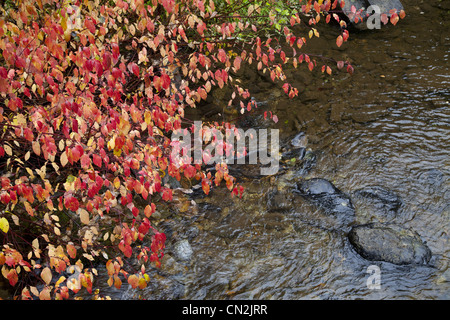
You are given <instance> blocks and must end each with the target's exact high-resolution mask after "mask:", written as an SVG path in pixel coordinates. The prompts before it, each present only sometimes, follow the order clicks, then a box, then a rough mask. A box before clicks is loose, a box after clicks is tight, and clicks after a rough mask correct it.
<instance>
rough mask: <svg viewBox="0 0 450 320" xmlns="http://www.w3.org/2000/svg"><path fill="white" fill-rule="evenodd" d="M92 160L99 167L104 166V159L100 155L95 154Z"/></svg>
mask: <svg viewBox="0 0 450 320" xmlns="http://www.w3.org/2000/svg"><path fill="white" fill-rule="evenodd" d="M92 160H93V162H94V164H95V165H96V166H97V167H99V168H101V166H102V157H101V156H99V155H98V154H96V153H94V154H93V155H92Z"/></svg>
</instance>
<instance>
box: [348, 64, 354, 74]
mask: <svg viewBox="0 0 450 320" xmlns="http://www.w3.org/2000/svg"><path fill="white" fill-rule="evenodd" d="M353 71H354V69H353V67H352V66H351V65H348V66H347V72H348V73H350V74H353Z"/></svg>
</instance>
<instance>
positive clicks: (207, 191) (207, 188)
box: [202, 178, 210, 195]
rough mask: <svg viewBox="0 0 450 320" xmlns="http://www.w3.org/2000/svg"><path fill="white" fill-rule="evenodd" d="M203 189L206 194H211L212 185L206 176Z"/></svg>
mask: <svg viewBox="0 0 450 320" xmlns="http://www.w3.org/2000/svg"><path fill="white" fill-rule="evenodd" d="M202 189H203V192H204V193H205V194H206V195H208V194H209V189H210V185H209V180H208V179H205V178H203V179H202Z"/></svg>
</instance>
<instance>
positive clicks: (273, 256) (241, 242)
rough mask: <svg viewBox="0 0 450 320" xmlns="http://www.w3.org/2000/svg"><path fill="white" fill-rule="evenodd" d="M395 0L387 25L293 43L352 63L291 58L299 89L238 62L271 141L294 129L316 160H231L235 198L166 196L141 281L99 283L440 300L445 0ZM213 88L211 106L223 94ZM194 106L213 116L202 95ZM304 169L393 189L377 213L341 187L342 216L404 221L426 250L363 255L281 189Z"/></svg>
mask: <svg viewBox="0 0 450 320" xmlns="http://www.w3.org/2000/svg"><path fill="white" fill-rule="evenodd" d="M402 3H403V5H404V7H405V11H406V13H407V16H406V18H405V19H404V20H401V21H400V22H399V23H398V25H397V26H395V27H393V26H388V27H384V28H382V29H381V30H368V31H359V32H353V33H351V35H350V39H349V41H348V42H347V43H345V44H344V45H343V46H342V47H341V48H339V49H338V48H337V47H336V46H331V47H329V45H327V43H334V39H335V37H336V35H337V33H336V32H337V31H336V30H334V29H333V28H332V27H330V26H325V27H324V28H325V29H324V30H323V31H322V33H321V37H320V38H319V39H318V41H316V42H314V44H313V42H311V45H310V46H309V47H308V46H307V47H306V49H305V51H308V52H310V53H316V54H321V55H323V56H331V57H335V58H336V59H337V60H340V57H345V58H346V59H350V60H351V61H352V63H353V65H354V67H355V72H354V74H353V75H352V76H350V75H348V74H345V73H343V72H342V73H339V74H337V73H334V74H333V75H332V76H325V75H323V74H322V73H320V71H319V70H317V71H316V72H309V71H308V70H307V69H306V66H302V67H301V68H298V69H294V68H292V69H290V70H288V71H287V74H288V76H289V77H290V78H289V79H293V84H294V85H295V86H296V87H297V88H298V89H299V96H298V97H296V98H295V99H292V100H291V99H289V98H287V97H285V96H284V94H283V92H282V89H281V86H276V85H273V84H272V83H271V82H270V79H267V77H266V76H265V75H263V74H256V73H249V74H246V75H245V77H244V80H245V81H247V82H248V83H250V88H251V89H252V90H253V95H254V97H255V99H256V101H259V102H261V106H262V107H261V110H264V106H266V107H267V108H268V109H270V110H272V111H274V113H276V114H277V116H278V118H279V122H278V123H277V124H274V123H270V124H267V122H264V121H260V122H259V124H257V125H260V126H266V127H268V126H269V127H270V128H274V129H279V130H280V139H281V140H282V141H283V142H287V141H289V139H291V138H292V137H293V136H295V135H296V134H298V133H299V132H304V133H305V136H306V139H307V148H309V150H310V151H311V152H312V153H313V154H314V155H315V164H314V165H313V166H312V167H311V170H309V171H305V170H299V169H298V167H295V166H293V167H292V169H289V170H287V171H285V172H284V173H283V174H280V175H277V176H273V177H264V178H251V177H249V175H245V173H246V172H247V169H248V167H245V166H244V167H242V168H241V169H238V170H240V171H238V172H237V173H238V177H239V178H240V181H241V183H242V184H243V185H244V186H245V188H246V192H245V194H244V196H243V198H242V199H238V198H236V197H235V198H232V197H231V196H230V195H229V192H228V191H227V190H226V189H225V187H223V188H217V189H214V190H213V191H212V192H211V194H210V195H209V196H207V197H201V196H195V197H189V196H190V195H185V194H182V193H179V194H178V196H176V198H177V199H179V201H178V202H176V203H175V204H174V205H173V207H171V208H167V210H166V211H165V212H161V213H160V215H159V216H158V215H157V216H158V217H159V218H160V219H159V221H158V222H156V223H157V225H158V227H159V228H161V229H162V230H164V231H165V232H166V234H167V236H168V241H167V250H166V255H165V257H164V261H163V267H162V269H161V270H159V271H157V270H154V271H153V272H152V274H151V277H152V281H151V283H150V284H149V286H148V287H147V288H146V289H145V290H130V289H126V288H124V289H122V290H115V289H109V288H105V287H102V293H103V294H109V295H111V296H112V297H113V298H115V299H138V298H145V299H449V298H450V269H449V264H450V246H449V244H450V243H449V225H450V190H449V185H450V180H449V175H450V161H449V159H450V158H449V146H450V145H449V141H450V140H449V133H450V73H449V68H448V66H449V53H450V50H449V49H450V34H449V31H450V22H449V21H450V14H449V12H450V6H449V2H448V1H437V0H431V1H418V0H403V1H402ZM326 28H328V32H326V31H327V30H326ZM330 30H331V31H330ZM217 97H218V98H217V100H215V101H212V102H211V106H212V105H213V104H216V105H218V104H220V103H222V105H223V104H226V101H227V100H226V99H223V100H222V102H220V95H217ZM194 115H195V116H197V117H198V118H197V119H200V118H201V117H203V119H221V118H220V116H218V115H217V113H214V112H211V111H210V109H208V108H203V109H202V110H198V113H197V114H194ZM223 115H224V113H223V112H222V113H221V116H223ZM254 116H255V117H256V119H258V117H259V119H260V118H261V113H259V116H258V114H256V115H254ZM227 120H229V119H228V118H227ZM239 173H241V176H239ZM313 177H320V178H325V179H327V180H329V181H332V182H333V183H334V184H335V185H336V186H337V187H338V188H339V189H340V190H341V191H343V192H345V193H347V194H349V195H352V192H353V191H355V190H357V189H359V188H362V187H365V186H370V185H377V186H382V187H384V188H386V189H389V190H391V191H393V192H395V193H396V194H397V195H398V196H399V197H400V198H401V200H402V205H401V207H400V209H399V211H398V212H397V213H396V214H395V215H388V216H386V215H378V214H377V213H375V212H373V211H372V209H371V208H370V206H368V205H367V204H366V203H364V201H362V200H360V199H356V198H354V199H353V198H352V200H353V203H354V206H355V208H356V221H355V223H357V224H362V223H367V222H371V221H380V222H393V223H397V224H400V225H403V226H406V227H408V228H411V229H412V230H414V231H416V232H417V233H418V234H419V235H420V237H421V238H422V240H423V241H426V243H427V245H428V246H429V248H430V249H431V251H432V254H433V256H432V259H431V261H430V264H429V265H426V266H414V265H404V266H398V265H394V264H391V263H387V262H373V261H368V260H365V259H363V258H362V257H361V256H359V255H358V254H357V253H356V252H355V251H354V250H353V248H352V246H351V244H350V243H349V241H348V239H347V237H346V234H345V232H343V231H341V230H339V229H336V228H333V223H334V222H333V221H332V219H330V218H329V217H328V216H327V215H326V214H324V213H323V212H321V211H320V210H319V209H317V208H316V207H314V206H312V205H311V204H309V203H307V202H306V201H304V200H302V199H300V197H296V196H293V195H291V194H290V192H289V190H290V188H291V187H292V185H293V184H294V183H295V181H297V180H298V179H302V178H313ZM278 191H279V193H277V192H278ZM191 200H193V201H191ZM180 244H184V245H185V250H184V251H182V252H181V253H180V252H179V251H177V250H178V249H176V246H178V245H180ZM372 265H375V266H377V267H378V268H379V270H380V276H381V286H380V289H371V288H369V287H368V285H367V280H368V278H369V276H370V273H368V268H369V267H370V266H372Z"/></svg>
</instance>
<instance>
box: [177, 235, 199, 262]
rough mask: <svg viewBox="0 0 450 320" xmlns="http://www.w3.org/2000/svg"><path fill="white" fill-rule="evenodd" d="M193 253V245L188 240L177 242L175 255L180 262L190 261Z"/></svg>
mask: <svg viewBox="0 0 450 320" xmlns="http://www.w3.org/2000/svg"><path fill="white" fill-rule="evenodd" d="M193 253H194V252H193V251H192V247H191V244H190V243H189V241H188V240H187V239H184V240H180V241H177V242H175V244H174V246H173V255H174V256H175V258H177V259H178V260H182V261H189V260H190V259H191V257H192V254H193Z"/></svg>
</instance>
